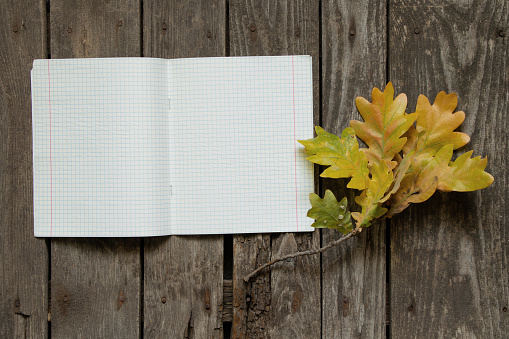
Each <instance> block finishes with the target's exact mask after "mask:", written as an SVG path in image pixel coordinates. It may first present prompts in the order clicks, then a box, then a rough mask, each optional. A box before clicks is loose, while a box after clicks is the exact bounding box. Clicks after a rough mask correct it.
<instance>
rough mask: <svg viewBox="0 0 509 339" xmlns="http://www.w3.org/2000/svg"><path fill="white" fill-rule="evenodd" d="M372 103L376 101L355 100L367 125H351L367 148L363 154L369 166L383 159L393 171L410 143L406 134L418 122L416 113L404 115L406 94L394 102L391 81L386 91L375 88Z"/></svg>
mask: <svg viewBox="0 0 509 339" xmlns="http://www.w3.org/2000/svg"><path fill="white" fill-rule="evenodd" d="M371 100H372V101H373V102H369V101H368V100H366V99H364V98H362V97H358V98H357V99H356V100H355V103H356V105H357V109H358V110H359V113H360V114H361V116H362V118H363V119H364V122H360V121H357V120H352V121H350V126H351V127H352V128H353V129H354V130H355V133H356V134H357V136H358V137H359V138H360V139H362V141H364V142H365V143H366V145H367V146H368V149H366V150H364V151H365V153H366V156H367V159H368V162H369V164H370V165H375V164H378V163H380V162H381V160H384V161H385V162H386V163H387V166H388V169H389V170H392V169H393V168H394V167H396V165H397V161H394V160H393V158H394V157H395V155H396V154H398V153H399V152H400V151H401V149H402V148H403V146H404V145H405V143H406V141H407V138H406V137H403V135H404V134H405V132H407V130H408V129H409V128H410V127H411V126H412V124H413V123H414V122H415V120H416V119H417V113H412V114H406V113H405V109H406V104H407V98H406V95H405V94H400V95H398V96H397V97H396V98H395V99H394V87H393V86H392V83H390V82H389V83H388V84H387V86H386V87H385V90H384V91H383V92H381V91H380V90H379V89H378V88H374V89H373V91H372V93H371Z"/></svg>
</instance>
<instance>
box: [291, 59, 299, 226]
mask: <svg viewBox="0 0 509 339" xmlns="http://www.w3.org/2000/svg"><path fill="white" fill-rule="evenodd" d="M292 91H293V93H292V94H293V145H294V146H295V149H294V154H295V220H296V222H297V232H298V231H299V204H298V192H297V140H296V139H297V133H296V132H295V73H294V69H293V55H292Z"/></svg>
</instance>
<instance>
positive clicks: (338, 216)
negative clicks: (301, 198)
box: [307, 190, 353, 234]
mask: <svg viewBox="0 0 509 339" xmlns="http://www.w3.org/2000/svg"><path fill="white" fill-rule="evenodd" d="M309 201H310V202H311V206H312V208H311V209H310V210H309V211H308V214H307V215H308V217H309V218H311V219H315V220H316V221H315V222H314V223H313V224H312V225H311V226H313V227H316V228H332V229H337V230H338V231H340V232H341V233H343V234H348V233H350V232H351V231H352V229H353V226H352V223H351V221H350V212H348V207H347V199H346V197H345V198H343V200H341V201H340V202H338V201H337V200H336V197H335V196H334V193H332V192H331V191H330V190H326V191H325V195H324V197H323V199H321V198H320V196H319V195H318V194H315V193H311V194H310V195H309Z"/></svg>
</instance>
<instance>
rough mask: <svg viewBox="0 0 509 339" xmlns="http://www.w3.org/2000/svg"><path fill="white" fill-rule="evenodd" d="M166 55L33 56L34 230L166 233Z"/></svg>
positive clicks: (83, 234) (79, 233) (46, 233)
mask: <svg viewBox="0 0 509 339" xmlns="http://www.w3.org/2000/svg"><path fill="white" fill-rule="evenodd" d="M167 79H168V77H167V61H166V60H160V59H148V58H143V59H142V58H112V59H69V60H36V61H35V62H34V65H33V69H32V123H33V156H34V213H35V215H34V217H35V235H36V236H44V237H89V236H94V237H128V236H129V237H131V236H149V235H161V234H168V232H169V222H170V209H169V190H170V186H169V155H168V151H167V150H168V147H169V139H168V123H169V121H168V109H169V103H168V96H167V89H168V83H167Z"/></svg>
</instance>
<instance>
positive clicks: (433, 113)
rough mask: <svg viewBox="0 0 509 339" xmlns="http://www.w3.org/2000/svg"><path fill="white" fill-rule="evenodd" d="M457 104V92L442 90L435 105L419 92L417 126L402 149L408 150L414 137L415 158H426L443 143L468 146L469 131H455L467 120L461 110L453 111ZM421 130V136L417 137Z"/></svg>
mask: <svg viewBox="0 0 509 339" xmlns="http://www.w3.org/2000/svg"><path fill="white" fill-rule="evenodd" d="M457 105H458V96H457V95H456V93H451V94H446V93H445V92H440V93H438V95H437V96H436V98H435V102H434V103H433V105H431V104H430V102H429V100H428V98H426V97H425V96H424V95H422V94H421V95H420V96H419V98H418V99H417V107H416V109H415V113H417V114H418V117H417V121H416V124H415V128H410V129H409V131H408V132H407V134H406V136H407V137H408V140H407V143H406V145H405V147H404V148H403V152H404V153H407V152H408V151H409V149H410V148H411V145H412V143H413V142H415V139H418V140H417V144H416V145H415V150H416V153H415V157H417V158H419V159H423V160H425V159H426V158H429V157H431V156H433V155H435V154H436V153H437V152H438V151H439V150H440V149H441V148H442V147H443V146H445V145H447V144H452V145H453V149H458V148H460V147H462V146H464V145H466V144H467V143H468V142H469V141H470V138H469V136H468V135H467V134H465V133H461V132H454V130H455V129H456V128H458V127H459V126H460V125H461V124H462V123H463V121H464V120H465V113H464V112H462V111H459V112H456V113H454V110H455V109H456V106H457ZM420 133H421V135H420V136H418V135H419V134H420Z"/></svg>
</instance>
